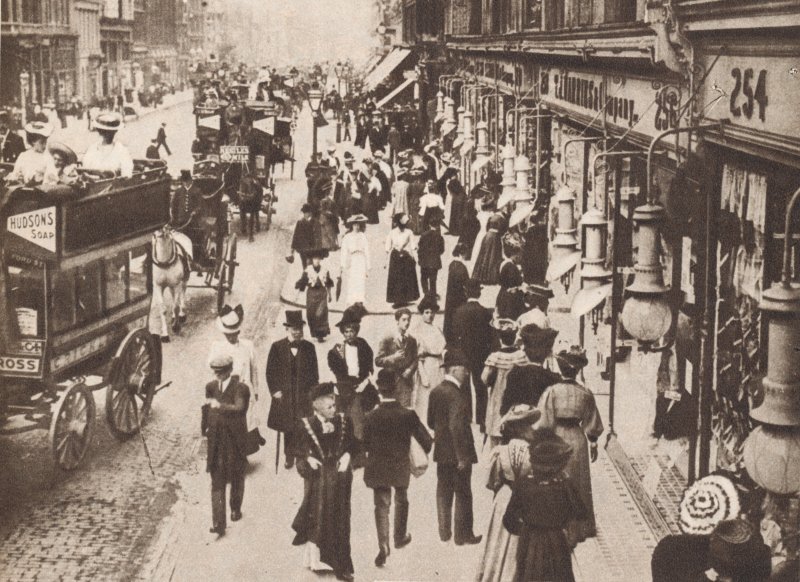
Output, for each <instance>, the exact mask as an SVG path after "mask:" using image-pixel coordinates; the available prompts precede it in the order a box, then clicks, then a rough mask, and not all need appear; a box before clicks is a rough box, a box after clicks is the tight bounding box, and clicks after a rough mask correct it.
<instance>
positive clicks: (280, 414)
mask: <svg viewBox="0 0 800 582" xmlns="http://www.w3.org/2000/svg"><path fill="white" fill-rule="evenodd" d="M305 323H306V322H305V321H303V314H302V312H301V311H293V310H289V311H287V312H286V322H285V323H284V324H283V326H284V327H285V328H286V331H287V337H286V338H284V339H282V340H278V341H276V342H275V343H273V344H272V346H271V347H270V349H269V355H268V356H267V387H268V388H269V392H270V394H271V395H272V404H271V405H270V409H269V416H268V417H267V427H269V428H271V429H272V430H275V431H278V432H279V433H283V434H284V450H285V453H286V463H285V465H284V466H285V467H286V468H287V469H291V468H292V466H293V465H294V456H295V454H296V453H295V451H296V443H295V436H296V435H295V434H294V429H295V427H296V426H297V423H298V422H299V421H300V419H301V418H303V417H305V416H308V415H309V414H311V401H310V400H309V396H308V393H309V390H310V389H311V387H312V386H314V385H316V384H317V383H318V382H319V368H318V367H317V352H316V351H315V349H314V344H312V343H311V342H309V341H307V340H304V339H303V326H304V325H305Z"/></svg>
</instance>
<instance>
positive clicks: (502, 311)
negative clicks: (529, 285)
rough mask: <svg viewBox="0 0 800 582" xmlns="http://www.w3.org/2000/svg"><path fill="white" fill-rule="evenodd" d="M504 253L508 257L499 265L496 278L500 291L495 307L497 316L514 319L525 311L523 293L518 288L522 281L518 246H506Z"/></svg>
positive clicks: (520, 257)
mask: <svg viewBox="0 0 800 582" xmlns="http://www.w3.org/2000/svg"><path fill="white" fill-rule="evenodd" d="M506 255H507V256H508V258H507V259H506V260H505V261H503V264H502V265H500V272H499V275H498V280H497V282H498V283H500V291H499V292H498V293H497V302H496V304H495V308H496V309H497V317H503V318H507V319H513V320H514V321H516V320H517V318H518V317H519V316H520V315H522V314H523V313H525V311H526V309H525V294H524V293H523V291H522V289H520V288H519V287H520V285H522V283H523V281H522V269H521V268H520V262H521V261H522V256H521V255H520V249H519V247H512V246H510V245H508V246H507V247H506Z"/></svg>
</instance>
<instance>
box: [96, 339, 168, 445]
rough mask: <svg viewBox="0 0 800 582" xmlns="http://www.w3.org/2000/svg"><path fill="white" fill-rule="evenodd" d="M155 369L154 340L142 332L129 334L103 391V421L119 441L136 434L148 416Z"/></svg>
mask: <svg viewBox="0 0 800 582" xmlns="http://www.w3.org/2000/svg"><path fill="white" fill-rule="evenodd" d="M158 365H159V364H158V358H157V356H156V348H155V345H154V343H153V337H152V336H151V335H150V334H149V333H148V332H147V330H145V329H137V330H136V331H134V332H132V333H131V334H129V335H128V337H126V338H125V340H123V342H122V344H121V345H120V347H119V349H118V350H117V356H116V358H115V362H114V364H113V366H112V371H111V377H110V382H109V385H108V390H107V391H106V420H107V421H108V426H109V428H110V429H111V432H112V433H113V434H114V436H115V437H117V438H118V439H120V440H124V439H127V438H130V437H131V436H133V435H135V434H136V433H138V432H139V428H140V427H141V425H142V424H144V421H145V418H147V415H148V414H149V413H150V406H151V405H152V403H153V396H154V394H155V389H156V378H158V369H157V366H158Z"/></svg>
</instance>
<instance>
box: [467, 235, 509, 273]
mask: <svg viewBox="0 0 800 582" xmlns="http://www.w3.org/2000/svg"><path fill="white" fill-rule="evenodd" d="M502 262H503V244H502V242H501V239H500V233H499V232H497V231H496V230H490V231H489V232H487V233H486V236H484V237H483V241H481V248H480V250H479V251H478V258H477V259H475V266H474V267H473V268H472V278H473V279H477V280H478V281H480V282H481V283H483V284H484V285H497V283H498V279H499V277H500V264H501V263H502Z"/></svg>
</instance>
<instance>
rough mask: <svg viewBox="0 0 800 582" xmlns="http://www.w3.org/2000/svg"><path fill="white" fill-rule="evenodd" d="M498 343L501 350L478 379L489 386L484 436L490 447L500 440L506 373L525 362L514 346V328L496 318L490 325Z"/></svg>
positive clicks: (520, 352) (505, 320) (492, 357)
mask: <svg viewBox="0 0 800 582" xmlns="http://www.w3.org/2000/svg"><path fill="white" fill-rule="evenodd" d="M492 327H493V328H494V329H495V330H496V334H497V338H498V339H499V341H500V349H499V350H496V351H494V352H492V353H491V354H489V357H488V358H486V362H485V363H484V368H483V373H482V374H481V380H483V383H484V384H486V386H487V387H489V403H488V405H487V407H486V434H487V435H489V440H490V444H491V446H492V447H496V446H497V445H499V444H500V443H501V442H502V440H503V433H502V430H501V425H502V422H503V415H501V414H500V406H501V405H502V403H503V395H504V394H505V391H506V380H507V379H508V373H509V372H510V371H511V370H512V369H514V367H516V366H524V365H525V364H527V363H528V358H527V357H526V356H525V352H524V351H522V350H521V349H519V348H518V347H517V346H516V345H515V343H516V340H517V327H516V324H515V323H514V321H513V320H511V319H496V320H494V321H493V322H492Z"/></svg>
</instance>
